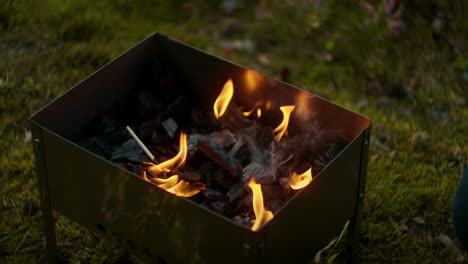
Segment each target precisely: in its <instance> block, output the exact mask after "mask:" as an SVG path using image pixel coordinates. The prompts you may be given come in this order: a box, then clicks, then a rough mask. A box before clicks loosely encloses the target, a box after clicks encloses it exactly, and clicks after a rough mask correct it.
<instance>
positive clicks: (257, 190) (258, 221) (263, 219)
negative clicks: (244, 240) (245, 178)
mask: <svg viewBox="0 0 468 264" xmlns="http://www.w3.org/2000/svg"><path fill="white" fill-rule="evenodd" d="M249 187H250V189H251V190H252V193H253V198H252V205H253V210H254V213H255V223H254V225H253V226H252V228H251V229H252V231H257V230H258V229H259V228H260V227H261V226H262V225H263V224H265V223H267V222H268V221H270V220H271V219H273V213H272V212H271V211H268V210H265V207H264V205H263V193H262V186H261V185H260V184H258V183H257V182H255V179H254V178H253V177H252V178H251V179H250V181H249Z"/></svg>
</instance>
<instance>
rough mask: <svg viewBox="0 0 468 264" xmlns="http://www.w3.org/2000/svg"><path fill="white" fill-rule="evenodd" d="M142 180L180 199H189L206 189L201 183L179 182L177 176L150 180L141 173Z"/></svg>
mask: <svg viewBox="0 0 468 264" xmlns="http://www.w3.org/2000/svg"><path fill="white" fill-rule="evenodd" d="M143 179H145V180H146V181H148V182H154V183H156V184H157V185H158V187H159V188H161V189H164V190H166V191H167V192H170V193H172V194H175V195H177V196H180V197H190V196H193V195H195V194H197V193H199V192H200V191H201V190H205V189H206V185H205V184H203V183H190V182H188V181H185V180H180V181H179V175H172V176H171V177H169V178H167V179H161V178H150V179H148V178H147V177H146V173H144V172H143Z"/></svg>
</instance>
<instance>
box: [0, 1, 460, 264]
mask: <svg viewBox="0 0 468 264" xmlns="http://www.w3.org/2000/svg"><path fill="white" fill-rule="evenodd" d="M206 2H207V1H201V0H197V1H192V3H187V2H185V1H181V0H177V1H162V0H160V1H150V0H139V1H130V0H114V1H105V0H94V1H91V0H82V1H78V0H76V1H72V0H41V1H34V0H3V1H2V2H1V3H0V95H1V97H0V136H1V138H0V149H1V151H0V197H1V200H0V263H43V262H44V261H45V250H44V247H43V244H44V235H43V230H42V226H41V222H40V219H41V213H40V211H39V209H38V208H39V207H38V206H39V205H38V193H37V181H36V175H35V170H34V156H33V152H32V144H31V134H30V129H29V125H28V117H29V116H30V115H31V114H32V113H34V111H36V110H38V109H40V108H41V107H42V106H44V105H45V104H46V103H48V102H50V101H51V100H52V99H54V98H56V97H57V96H59V95H60V94H62V93H63V92H64V91H66V90H67V89H69V88H70V87H72V86H73V84H76V83H77V82H78V81H80V80H81V79H83V78H84V77H86V76H87V75H89V74H90V73H92V72H93V71H95V70H97V69H98V68H99V67H100V66H102V65H104V64H105V63H106V62H108V61H109V60H111V59H112V58H114V57H116V56H117V55H119V54H121V53H122V52H124V51H125V50H126V49H128V48H129V47H131V46H132V45H134V44H135V43H137V42H138V41H140V40H141V39H143V38H144V37H145V36H147V35H149V34H150V33H152V32H154V31H159V32H163V33H165V34H167V35H169V36H171V37H173V38H176V39H178V40H180V41H183V42H186V43H188V44H190V45H193V46H195V47H197V48H200V49H203V50H206V51H208V52H210V53H213V54H216V55H218V56H221V57H225V58H228V59H230V60H232V61H234V62H236V63H239V64H241V65H245V66H247V67H248V68H252V69H255V70H257V71H259V72H262V73H265V74H268V75H270V76H273V77H275V78H279V79H283V80H285V81H287V82H289V83H291V84H293V85H296V86H298V87H301V88H303V89H306V90H308V91H310V92H312V93H315V94H318V95H320V96H322V97H325V98H327V99H328V100H330V101H332V102H334V103H337V104H339V105H342V106H345V107H347V108H349V109H351V110H353V111H356V112H358V113H361V114H363V115H366V116H368V117H370V118H371V119H373V131H372V137H371V149H370V157H369V169H368V180H367V185H366V192H365V206H364V219H363V226H362V237H361V241H360V248H361V258H362V262H363V263H468V255H467V253H466V251H463V250H462V249H461V246H460V244H459V243H458V241H457V239H456V237H455V235H454V233H453V231H452V228H451V219H450V206H451V200H452V196H453V193H454V191H455V188H456V184H457V181H458V180H459V178H460V175H461V171H462V169H463V166H465V164H467V156H468V144H467V139H468V133H466V131H467V130H468V121H466V120H468V108H467V100H468V98H467V97H468V89H467V86H468V20H467V19H466V17H467V16H468V3H466V1H463V0H453V1H443V0H428V1H411V0H406V1H403V0H401V1H400V0H382V1H380V0H367V1H365V0H361V1H351V0H328V1H325V0H323V1H321V0H311V1H307V0H262V1H259V2H258V3H253V2H252V3H249V4H247V2H248V1H242V0H223V1H213V3H212V4H207V3H206ZM249 2H250V1H249ZM56 219H57V223H56V230H57V238H58V242H59V246H60V247H59V255H60V259H61V261H62V262H63V263H142V260H141V259H138V258H137V257H135V256H132V255H131V254H130V253H129V252H128V251H127V250H126V249H125V248H121V247H119V246H118V245H116V244H115V243H113V242H112V241H108V240H106V239H104V238H101V237H100V236H98V235H96V234H93V233H91V232H89V231H87V230H84V229H83V228H81V227H79V226H78V225H77V224H75V223H73V222H72V221H70V220H68V219H66V218H65V217H63V216H59V215H57V216H56ZM343 244H344V241H342V242H341V243H340V245H339V246H338V247H335V248H334V249H333V250H332V251H329V252H327V254H325V256H323V258H322V261H323V263H343V256H344V255H345V254H346V252H345V249H344V247H343ZM327 259H328V260H327ZM311 262H312V260H311Z"/></svg>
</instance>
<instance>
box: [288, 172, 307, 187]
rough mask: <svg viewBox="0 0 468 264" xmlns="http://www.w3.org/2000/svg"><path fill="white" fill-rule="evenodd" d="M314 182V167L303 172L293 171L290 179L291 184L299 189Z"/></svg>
mask: <svg viewBox="0 0 468 264" xmlns="http://www.w3.org/2000/svg"><path fill="white" fill-rule="evenodd" d="M311 182H312V168H310V169H308V170H307V171H306V172H304V173H302V174H297V173H295V172H293V174H292V175H291V180H290V181H289V186H291V188H293V189H294V190H299V189H302V188H304V187H306V186H307V185H309V184H310V183H311Z"/></svg>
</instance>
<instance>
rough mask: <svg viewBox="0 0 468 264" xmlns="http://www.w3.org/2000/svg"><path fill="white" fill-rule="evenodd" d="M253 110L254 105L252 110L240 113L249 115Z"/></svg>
mask: <svg viewBox="0 0 468 264" xmlns="http://www.w3.org/2000/svg"><path fill="white" fill-rule="evenodd" d="M254 111H255V107H254V108H253V109H252V110H250V111H247V112H242V114H243V115H244V116H250V115H251V114H252V113H253V112H254Z"/></svg>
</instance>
